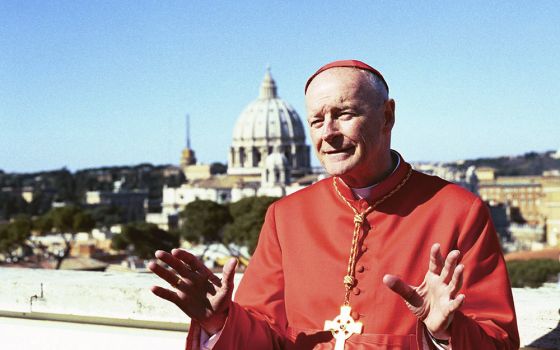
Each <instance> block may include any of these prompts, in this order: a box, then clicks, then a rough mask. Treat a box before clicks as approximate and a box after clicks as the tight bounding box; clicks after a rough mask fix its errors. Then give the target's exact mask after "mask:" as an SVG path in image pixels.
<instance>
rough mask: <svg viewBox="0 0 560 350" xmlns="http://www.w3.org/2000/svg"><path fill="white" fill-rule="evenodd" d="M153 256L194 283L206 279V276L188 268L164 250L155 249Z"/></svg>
mask: <svg viewBox="0 0 560 350" xmlns="http://www.w3.org/2000/svg"><path fill="white" fill-rule="evenodd" d="M155 256H156V257H157V258H158V259H160V260H161V261H163V262H164V263H166V264H167V265H169V266H171V267H172V268H173V269H174V270H175V271H177V273H178V274H179V275H181V276H182V277H185V278H186V279H187V280H191V281H192V282H195V283H202V282H204V281H206V278H204V277H203V276H201V275H200V274H198V273H196V272H193V271H192V270H190V269H189V267H188V265H186V264H185V263H184V262H183V261H182V260H179V259H177V258H176V257H174V256H173V255H171V254H169V253H168V252H166V251H163V250H158V251H156V253H155Z"/></svg>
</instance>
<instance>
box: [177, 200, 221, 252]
mask: <svg viewBox="0 0 560 350" xmlns="http://www.w3.org/2000/svg"><path fill="white" fill-rule="evenodd" d="M181 216H182V218H183V220H184V224H183V226H182V227H181V234H182V235H183V237H184V238H185V239H186V240H188V241H197V242H199V243H205V244H208V243H215V242H221V241H222V230H223V228H224V226H225V225H226V224H227V223H230V222H231V215H230V214H229V210H228V208H227V207H226V206H224V205H221V204H218V203H216V202H213V201H207V200H196V201H194V202H191V203H189V204H187V206H186V207H185V210H184V211H183V212H182V213H181Z"/></svg>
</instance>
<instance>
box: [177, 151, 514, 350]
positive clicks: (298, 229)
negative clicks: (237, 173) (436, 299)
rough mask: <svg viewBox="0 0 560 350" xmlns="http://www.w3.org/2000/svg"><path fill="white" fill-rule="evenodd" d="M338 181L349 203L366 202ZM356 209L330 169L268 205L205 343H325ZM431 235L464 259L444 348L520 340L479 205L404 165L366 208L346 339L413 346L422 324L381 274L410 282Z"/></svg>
mask: <svg viewBox="0 0 560 350" xmlns="http://www.w3.org/2000/svg"><path fill="white" fill-rule="evenodd" d="M409 169H410V165H409V164H408V163H405V162H404V161H401V162H400V165H399V166H398V168H397V169H396V171H395V172H393V174H392V175H390V176H389V177H388V178H387V179H385V180H384V181H383V182H381V183H380V184H378V185H377V186H376V187H374V188H373V189H372V195H371V198H370V203H373V202H375V201H376V200H378V199H379V198H381V197H383V196H384V195H386V194H387V193H389V192H391V190H393V189H394V188H395V187H396V186H397V185H398V184H399V183H400V182H401V181H402V180H403V179H404V178H405V176H406V174H407V173H408V171H409ZM338 183H339V186H338V187H339V189H340V192H341V194H342V195H344V196H345V197H346V198H347V199H348V200H349V201H350V202H351V204H352V205H353V206H354V207H355V208H356V209H358V211H363V210H364V209H366V208H367V207H368V206H369V204H370V203H368V202H367V201H365V200H363V199H360V200H356V199H353V198H354V197H353V195H352V192H351V190H350V189H349V188H348V187H346V186H345V185H344V184H343V183H342V182H341V181H339V182H338ZM353 216H354V214H353V212H352V211H351V209H350V208H349V207H348V206H347V205H346V204H345V203H344V202H343V201H342V200H341V198H340V197H339V196H338V195H337V193H336V192H335V189H334V186H333V179H332V178H327V179H325V180H322V181H320V182H318V183H316V184H314V185H312V186H309V187H307V188H305V189H303V190H301V191H298V192H297V193H295V194H292V195H290V196H287V197H285V198H283V199H281V200H279V201H277V202H276V203H274V204H273V205H271V206H270V207H269V209H268V212H267V214H266V220H265V223H264V225H263V228H262V231H261V234H260V237H259V243H258V247H257V249H256V252H255V254H254V255H253V257H252V259H251V263H250V265H249V267H248V268H247V271H246V272H245V275H244V277H243V279H242V281H241V284H240V285H239V289H238V291H237V294H236V298H235V301H234V302H233V303H232V305H231V307H230V310H229V315H228V319H227V322H226V325H225V326H224V328H223V331H222V334H221V336H220V338H219V340H218V342H217V343H216V345H215V347H214V349H216V350H218V349H333V348H334V339H333V337H332V335H331V333H330V332H328V331H323V327H324V323H325V320H332V319H333V318H334V317H335V316H336V315H338V314H339V312H340V306H341V305H342V303H343V301H344V284H343V278H344V276H345V275H346V269H347V264H348V257H349V254H350V246H351V241H352V232H353V228H354V223H353ZM434 243H440V244H441V249H442V253H443V254H444V256H445V255H447V253H449V252H450V251H451V250H453V249H458V250H460V251H461V254H462V259H461V262H462V264H464V265H465V270H464V274H463V277H464V280H463V287H462V289H461V293H464V294H465V296H466V299H465V302H464V304H463V306H462V307H461V308H460V309H459V311H458V312H456V313H455V316H454V320H453V322H452V325H451V345H452V348H453V349H455V350H457V349H482V350H485V349H518V348H519V335H518V331H517V323H516V317H515V311H514V306H513V298H512V293H511V288H510V284H509V280H508V277H507V271H506V267H505V263H504V259H503V256H502V253H501V249H500V245H499V242H498V237H497V235H496V232H495V229H494V227H493V224H492V222H491V219H490V216H489V212H488V209H487V208H486V205H485V204H484V203H483V202H482V201H481V200H480V199H479V198H478V197H476V196H475V195H473V194H472V193H470V192H468V191H466V190H464V189H462V188H461V187H459V186H457V185H455V184H451V183H449V182H447V181H444V180H442V179H440V178H438V177H434V176H428V175H425V174H422V173H419V172H416V171H412V174H411V176H410V178H409V179H408V181H407V182H406V183H405V185H404V186H403V187H402V188H401V189H400V190H398V191H397V192H396V193H395V194H393V195H392V196H391V197H390V198H388V199H387V200H386V201H384V202H383V203H382V204H381V205H380V206H379V207H378V208H376V210H374V211H373V212H372V213H370V214H369V215H368V216H367V222H366V223H365V225H364V229H363V232H362V236H361V239H360V242H359V252H358V258H357V264H356V279H357V284H356V287H355V288H354V289H353V291H352V294H351V297H350V305H351V306H352V310H353V314H352V315H353V316H354V318H358V319H359V321H361V322H362V323H363V331H362V334H355V335H352V336H351V337H350V338H349V339H348V340H347V341H346V347H345V349H422V332H425V329H424V326H423V324H422V323H421V322H419V321H418V320H417V319H416V317H415V316H414V315H412V314H411V312H410V311H409V310H408V309H407V307H406V305H405V303H404V302H403V300H402V299H401V297H400V296H398V295H397V294H394V293H393V292H392V291H391V290H389V289H388V288H387V287H386V286H385V285H384V284H383V282H382V279H383V276H384V275H385V274H387V273H390V274H395V275H398V276H401V277H402V278H403V279H404V281H406V282H407V283H409V284H411V285H419V284H420V283H421V282H422V281H423V279H424V276H425V274H426V272H427V270H428V263H429V254H430V248H431V246H432V245H433V244H434ZM199 329H200V328H199V326H198V324H197V323H196V322H193V324H192V325H191V331H190V332H189V337H188V340H187V349H190V348H192V349H196V348H197V347H198V344H197V343H198V340H199ZM430 346H431V345H430Z"/></svg>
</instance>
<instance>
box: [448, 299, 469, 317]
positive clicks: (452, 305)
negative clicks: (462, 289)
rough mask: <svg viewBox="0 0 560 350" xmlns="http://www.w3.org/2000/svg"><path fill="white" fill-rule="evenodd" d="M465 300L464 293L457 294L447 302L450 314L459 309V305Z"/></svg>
mask: <svg viewBox="0 0 560 350" xmlns="http://www.w3.org/2000/svg"><path fill="white" fill-rule="evenodd" d="M464 302H465V294H459V295H457V297H456V298H455V299H453V300H451V302H450V303H449V313H450V314H452V313H454V312H455V311H457V310H459V308H460V307H461V305H463V303H464Z"/></svg>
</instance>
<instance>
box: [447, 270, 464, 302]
mask: <svg viewBox="0 0 560 350" xmlns="http://www.w3.org/2000/svg"><path fill="white" fill-rule="evenodd" d="M464 270H465V266H464V265H462V264H459V265H457V267H456V268H455V271H454V272H453V277H451V281H449V285H448V288H449V295H450V296H451V298H454V297H455V294H457V292H458V291H459V290H460V289H461V286H462V285H463V271H464Z"/></svg>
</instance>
